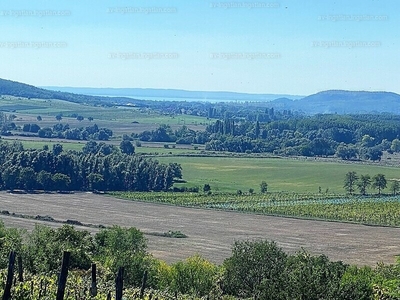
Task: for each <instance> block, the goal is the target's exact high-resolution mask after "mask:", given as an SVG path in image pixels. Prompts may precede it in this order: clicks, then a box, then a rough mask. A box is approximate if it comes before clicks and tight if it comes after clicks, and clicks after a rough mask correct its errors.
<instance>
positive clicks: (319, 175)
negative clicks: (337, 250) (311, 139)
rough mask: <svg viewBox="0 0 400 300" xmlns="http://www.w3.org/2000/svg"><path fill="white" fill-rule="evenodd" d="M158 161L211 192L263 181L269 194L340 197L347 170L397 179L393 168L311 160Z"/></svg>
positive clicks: (244, 187) (255, 186)
mask: <svg viewBox="0 0 400 300" xmlns="http://www.w3.org/2000/svg"><path fill="white" fill-rule="evenodd" d="M158 160H160V161H161V162H164V163H168V162H177V163H179V164H181V165H182V169H183V178H184V179H185V180H186V181H187V183H186V184H185V185H187V186H200V187H202V186H203V185H204V184H205V183H209V184H210V186H211V189H212V190H214V191H222V192H235V191H237V190H242V191H243V192H247V191H248V190H249V189H250V188H253V189H254V190H255V191H256V192H258V191H259V190H260V183H261V181H266V182H267V183H268V190H269V191H272V192H279V191H286V192H296V193H318V192H319V187H321V191H322V192H325V191H326V190H327V189H328V192H329V193H337V194H342V193H344V192H345V191H344V189H343V180H344V178H345V174H346V173H347V172H349V171H356V172H357V174H359V175H361V174H370V175H371V176H373V175H375V174H378V173H382V174H384V175H385V176H386V179H388V180H390V179H399V178H400V172H399V169H398V168H396V167H385V166H380V165H367V164H365V165H362V164H346V163H341V162H323V161H314V160H311V159H308V160H295V159H278V158H238V157H234V158H233V157H232V158H231V157H160V158H158ZM180 185H182V184H177V186H180Z"/></svg>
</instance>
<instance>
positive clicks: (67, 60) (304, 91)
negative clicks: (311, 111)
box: [0, 0, 400, 95]
mask: <svg viewBox="0 0 400 300" xmlns="http://www.w3.org/2000/svg"><path fill="white" fill-rule="evenodd" d="M399 18H400V2H399V1H398V0H352V1H348V0H336V1H332V0H324V1H321V0H305V1H304V0H303V1H302V0H286V1H285V0H281V1H279V0H277V1H275V0H271V1H270V0H266V1H217V0H216V1H214V0H209V1H205V0H146V1H141V0H113V1H112V0H107V1H106V0H84V1H82V0H51V1H50V0H36V1H32V0H2V1H1V3H0V28H1V35H0V58H1V59H0V78H3V79H9V80H14V81H20V82H24V83H28V84H32V85H36V86H68V87H103V88H106V87H113V88H163V89H184V90H196V91H233V92H244V93H272V94H292V95H309V94H313V93H316V92H319V91H323V90H330V89H345V90H367V91H390V92H395V93H400V84H399V82H400V59H399V53H400V35H399V34H398V28H400V21H399Z"/></svg>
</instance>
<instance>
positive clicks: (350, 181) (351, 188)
mask: <svg viewBox="0 0 400 300" xmlns="http://www.w3.org/2000/svg"><path fill="white" fill-rule="evenodd" d="M387 184H388V180H387V179H386V177H385V175H384V174H376V175H374V176H373V177H371V176H370V175H369V174H363V175H360V176H358V174H357V172H355V171H350V172H347V173H346V175H345V179H344V186H343V187H344V188H345V190H346V191H347V192H348V193H349V194H351V195H352V194H354V192H355V191H356V189H358V190H359V192H360V194H361V195H366V194H367V189H368V188H369V187H371V188H373V189H375V190H378V195H380V194H381V193H382V191H383V190H384V189H385V188H387ZM389 189H390V191H391V193H392V194H393V195H396V194H397V192H398V191H399V190H400V182H399V181H397V180H392V181H391V184H390V186H389Z"/></svg>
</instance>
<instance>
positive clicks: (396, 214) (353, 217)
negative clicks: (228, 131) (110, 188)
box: [110, 192, 400, 227]
mask: <svg viewBox="0 0 400 300" xmlns="http://www.w3.org/2000/svg"><path fill="white" fill-rule="evenodd" d="M110 194H111V195H114V196H116V197H121V198H124V199H130V200H138V201H143V202H154V203H163V204H171V205H177V206H188V207H197V208H208V209H218V210H228V211H241V212H247V213H257V214H266V215H276V216H288V217H298V218H306V219H320V220H330V221H341V222H351V223H361V224H368V225H379V226H392V227H400V196H379V197H376V196H375V197H374V196H372V197H354V196H352V197H349V196H338V195H334V194H327V195H322V194H321V195H318V194H297V193H265V194H251V195H250V194H247V195H244V194H242V195H237V194H228V193H217V194H204V193H202V192H199V193H137V192H136V193H133V192H113V193H110Z"/></svg>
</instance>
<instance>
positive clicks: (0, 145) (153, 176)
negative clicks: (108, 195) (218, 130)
mask: <svg viewBox="0 0 400 300" xmlns="http://www.w3.org/2000/svg"><path fill="white" fill-rule="evenodd" d="M0 175H1V176H0V187H1V188H2V189H9V190H14V189H24V190H35V189H42V190H46V191H50V190H61V191H63V190H104V191H109V190H112V191H118V190H119V191H165V190H169V189H170V188H171V187H172V185H173V183H174V180H175V179H178V178H182V168H181V166H180V165H179V164H176V163H170V164H162V163H159V162H158V161H157V160H152V159H148V158H144V157H141V156H136V155H129V154H126V153H123V152H122V151H120V150H119V149H117V148H115V147H111V146H110V145H106V144H104V143H100V144H97V143H96V142H94V141H92V142H91V143H88V144H87V145H86V146H85V147H84V148H83V151H71V150H69V151H63V148H62V145H60V144H55V145H53V148H52V149H48V148H45V149H42V150H32V149H24V147H23V145H22V144H21V143H20V142H13V143H8V142H3V141H2V142H0Z"/></svg>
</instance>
